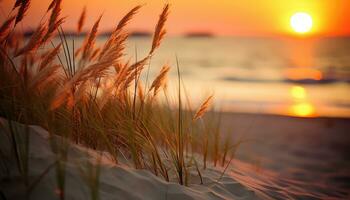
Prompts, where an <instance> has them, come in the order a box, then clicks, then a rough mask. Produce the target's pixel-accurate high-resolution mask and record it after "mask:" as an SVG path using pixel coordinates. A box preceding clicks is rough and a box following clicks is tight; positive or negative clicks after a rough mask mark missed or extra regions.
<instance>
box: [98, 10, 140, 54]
mask: <svg viewBox="0 0 350 200" xmlns="http://www.w3.org/2000/svg"><path fill="white" fill-rule="evenodd" d="M140 8H141V6H136V7H134V8H133V9H131V10H130V11H129V12H128V13H127V14H126V15H125V16H124V17H123V18H122V19H121V20H120V22H119V23H118V25H117V27H116V29H114V31H113V32H112V34H111V36H110V37H109V38H108V40H107V41H106V42H105V44H104V46H103V48H102V50H101V54H100V57H102V56H104V54H105V52H106V51H107V50H108V49H110V48H111V46H112V45H113V43H115V41H116V40H117V39H118V38H119V37H120V35H122V31H123V28H124V27H125V26H126V25H127V24H128V22H129V21H130V20H131V19H132V17H133V16H134V15H135V14H136V13H137V12H138V10H139V9H140Z"/></svg>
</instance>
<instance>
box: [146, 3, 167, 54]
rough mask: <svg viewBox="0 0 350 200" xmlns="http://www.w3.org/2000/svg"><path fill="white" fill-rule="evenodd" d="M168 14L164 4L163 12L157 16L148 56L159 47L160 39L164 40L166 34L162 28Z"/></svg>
mask: <svg viewBox="0 0 350 200" xmlns="http://www.w3.org/2000/svg"><path fill="white" fill-rule="evenodd" d="M168 14H169V4H166V5H165V6H164V8H163V12H162V13H161V14H160V16H159V20H158V23H157V25H156V28H155V31H154V36H153V41H152V48H151V51H150V53H149V54H153V53H154V51H155V50H156V49H157V48H158V47H159V45H160V43H161V41H162V39H163V38H164V36H165V34H166V30H165V28H164V25H165V22H166V21H167V19H168Z"/></svg>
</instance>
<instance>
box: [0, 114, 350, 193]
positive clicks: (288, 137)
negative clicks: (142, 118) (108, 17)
mask: <svg viewBox="0 0 350 200" xmlns="http://www.w3.org/2000/svg"><path fill="white" fill-rule="evenodd" d="M2 122H4V120H2ZM349 126H350V123H349V119H336V118H332V119H331V118H315V119H311V118H310V119H301V118H292V117H284V116H272V115H258V114H238V113H224V114H223V122H222V129H223V131H225V132H227V133H232V136H233V138H232V139H233V140H237V139H245V140H247V142H244V143H243V144H242V145H241V146H240V148H239V149H238V152H237V157H236V159H234V161H233V163H232V165H231V166H230V167H229V169H228V170H227V173H226V174H225V175H224V176H223V177H222V178H221V179H220V180H219V181H217V180H218V178H219V177H220V175H221V171H222V170H223V169H222V168H220V167H216V168H215V167H213V166H212V164H210V165H209V168H208V169H206V170H203V180H204V184H203V185H201V184H199V177H198V175H197V174H196V173H195V171H191V173H192V175H191V177H192V178H191V180H190V182H191V184H190V186H189V187H185V186H180V185H178V184H177V183H172V182H170V183H167V182H165V181H164V180H163V179H161V178H159V177H157V176H155V175H154V174H152V173H151V172H150V171H146V170H136V169H133V168H131V167H130V166H129V163H128V161H123V162H122V163H119V164H116V163H114V162H113V161H112V160H111V159H110V157H109V156H108V154H107V153H101V152H100V153H99V152H97V151H93V150H91V149H87V148H85V147H82V146H79V145H75V144H73V143H70V145H69V151H68V152H69V153H68V161H67V165H66V179H67V182H66V194H65V195H66V198H67V199H89V198H90V195H89V187H88V184H87V182H86V179H84V178H83V177H84V176H83V175H82V169H84V168H85V167H86V169H87V167H88V166H89V165H90V164H94V163H95V164H96V161H97V158H98V157H99V156H98V155H103V156H102V160H101V174H100V177H99V190H98V191H99V192H98V194H99V196H100V199H346V198H348V197H349V161H348V160H349V159H348V155H349V152H348V151H349V150H348V148H347V144H349V137H347V134H348V133H347V131H346V130H349ZM286 127H288V128H286ZM22 128H23V127H22ZM1 130H2V132H1V152H2V153H3V154H4V155H5V157H6V158H7V159H9V160H11V159H12V160H11V161H10V162H9V163H12V164H14V160H13V157H12V158H11V157H9V156H8V154H10V153H9V152H10V149H9V143H8V141H7V139H6V137H4V136H5V134H4V130H6V129H1ZM30 137H31V138H30V143H31V145H30V164H29V166H30V177H31V179H32V180H35V179H36V177H38V176H39V175H40V174H41V173H42V172H43V171H45V170H46V169H47V168H48V167H49V166H50V165H51V164H52V163H53V162H54V160H55V154H54V153H53V152H52V150H51V147H50V144H49V141H50V140H49V134H48V133H47V132H46V131H45V130H44V129H42V128H40V127H38V126H30ZM54 140H60V138H59V137H57V136H54ZM9 160H8V161H9ZM14 169H15V165H13V166H12V167H9V168H8V169H7V170H9V171H7V173H6V170H5V169H3V170H2V173H1V174H2V175H1V182H0V186H1V188H2V189H1V192H2V194H3V195H4V196H5V197H6V199H22V198H23V197H24V196H25V192H24V187H23V186H22V187H21V186H20V185H21V184H20V183H19V178H18V174H16V170H14ZM55 173H56V172H55V170H54V169H50V170H49V172H48V173H47V174H45V177H44V178H43V179H42V180H41V181H40V182H39V183H38V184H37V186H36V187H35V189H33V191H32V194H31V199H42V198H43V197H45V198H46V199H56V198H58V196H57V192H58V191H57V190H56V183H55ZM16 177H17V178H16Z"/></svg>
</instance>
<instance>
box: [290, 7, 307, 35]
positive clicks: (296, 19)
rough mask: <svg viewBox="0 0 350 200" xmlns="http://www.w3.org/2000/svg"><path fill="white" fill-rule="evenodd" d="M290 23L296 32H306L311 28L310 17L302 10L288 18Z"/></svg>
mask: <svg viewBox="0 0 350 200" xmlns="http://www.w3.org/2000/svg"><path fill="white" fill-rule="evenodd" d="M290 25H291V27H292V28H293V30H294V31H295V32H297V33H307V32H309V31H310V30H311V28H312V18H311V16H310V15H309V14H307V13H304V12H297V13H295V14H294V15H293V16H292V17H291V18H290Z"/></svg>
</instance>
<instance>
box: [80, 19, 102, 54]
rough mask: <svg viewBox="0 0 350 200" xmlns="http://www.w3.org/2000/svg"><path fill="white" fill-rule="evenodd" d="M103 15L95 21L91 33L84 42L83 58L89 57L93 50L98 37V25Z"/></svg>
mask: <svg viewBox="0 0 350 200" xmlns="http://www.w3.org/2000/svg"><path fill="white" fill-rule="evenodd" d="M101 18H102V15H100V16H99V18H98V19H97V20H96V22H95V23H94V25H93V27H92V29H91V31H90V32H89V34H88V35H87V37H86V39H85V42H84V46H83V48H82V59H83V60H85V59H88V58H89V56H90V54H91V51H92V49H93V47H94V45H95V41H96V37H97V29H98V26H99V24H100V21H101Z"/></svg>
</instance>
